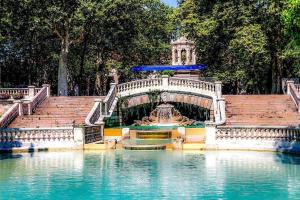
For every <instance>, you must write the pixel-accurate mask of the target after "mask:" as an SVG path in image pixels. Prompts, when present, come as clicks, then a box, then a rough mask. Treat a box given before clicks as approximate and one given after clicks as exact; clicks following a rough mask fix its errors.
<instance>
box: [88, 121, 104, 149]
mask: <svg viewBox="0 0 300 200" xmlns="http://www.w3.org/2000/svg"><path fill="white" fill-rule="evenodd" d="M102 131H103V129H102V126H101V125H98V126H87V127H85V131H84V143H85V144H90V143H95V142H99V141H101V140H102Z"/></svg>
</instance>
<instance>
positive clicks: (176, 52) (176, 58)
mask: <svg viewBox="0 0 300 200" xmlns="http://www.w3.org/2000/svg"><path fill="white" fill-rule="evenodd" d="M174 52H175V53H174V54H175V62H176V63H177V62H178V51H177V49H175V51H174Z"/></svg>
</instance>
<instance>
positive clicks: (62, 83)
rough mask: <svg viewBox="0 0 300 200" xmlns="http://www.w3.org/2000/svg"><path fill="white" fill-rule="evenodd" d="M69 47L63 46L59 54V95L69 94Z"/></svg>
mask: <svg viewBox="0 0 300 200" xmlns="http://www.w3.org/2000/svg"><path fill="white" fill-rule="evenodd" d="M67 56H68V51H67V48H66V47H64V46H62V48H61V51H60V55H59V67H58V87H57V93H58V95H59V96H68V82H67V63H68V60H67Z"/></svg>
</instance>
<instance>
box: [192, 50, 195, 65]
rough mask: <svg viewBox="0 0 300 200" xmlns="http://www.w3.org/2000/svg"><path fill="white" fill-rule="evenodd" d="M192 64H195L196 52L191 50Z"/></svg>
mask: <svg viewBox="0 0 300 200" xmlns="http://www.w3.org/2000/svg"><path fill="white" fill-rule="evenodd" d="M192 62H193V63H192V64H193V65H195V64H196V51H195V49H194V50H193V54H192Z"/></svg>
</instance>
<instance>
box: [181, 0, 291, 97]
mask: <svg viewBox="0 0 300 200" xmlns="http://www.w3.org/2000/svg"><path fill="white" fill-rule="evenodd" d="M284 6H285V4H284V1H283V0H276V1H271V0H264V1H259V0H253V1H248V0H241V1H234V0H226V1H220V0H213V1H211V0H210V1H209V0H200V1H196V0H185V1H182V2H181V4H180V7H179V9H178V11H177V13H178V14H177V15H178V17H179V18H180V21H181V30H182V32H183V33H184V34H187V35H188V36H189V37H190V38H191V39H194V40H195V41H196V43H197V52H198V58H199V59H198V61H199V62H203V63H205V64H207V65H208V66H209V69H208V75H209V76H215V77H216V78H217V79H220V80H222V81H223V82H224V83H225V88H226V89H225V92H228V93H239V92H241V91H242V90H244V91H247V93H280V92H281V79H282V78H283V75H284V74H285V70H286V68H285V66H286V65H285V60H283V59H282V53H283V49H284V46H285V44H286V41H285V38H284V35H283V24H282V21H281V20H280V19H281V18H280V16H281V11H282V10H283V9H284ZM253 31H254V33H255V34H256V35H253V34H252V33H253ZM245 34H248V36H246V35H245ZM251 49H252V50H251ZM254 49H255V53H254V52H253V50H254ZM251 60H252V61H251ZM250 61H251V62H250ZM249 69H255V71H257V72H259V73H260V74H263V75H265V76H257V75H255V74H256V73H255V74H253V73H254V72H253V70H252V71H251V70H249ZM261 72H263V73H261ZM268 76H270V77H271V78H267V77H268ZM241 79H243V80H244V81H242V82H246V84H245V83H243V84H242V83H241V81H240V80H241ZM224 80H225V81H224ZM249 84H251V85H252V86H251V87H249Z"/></svg>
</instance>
